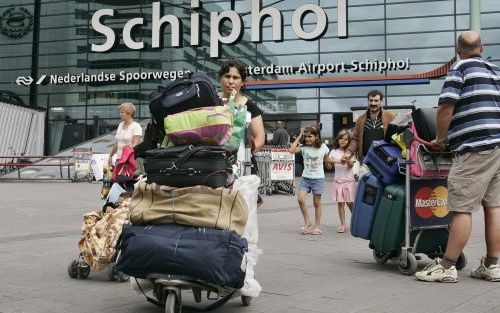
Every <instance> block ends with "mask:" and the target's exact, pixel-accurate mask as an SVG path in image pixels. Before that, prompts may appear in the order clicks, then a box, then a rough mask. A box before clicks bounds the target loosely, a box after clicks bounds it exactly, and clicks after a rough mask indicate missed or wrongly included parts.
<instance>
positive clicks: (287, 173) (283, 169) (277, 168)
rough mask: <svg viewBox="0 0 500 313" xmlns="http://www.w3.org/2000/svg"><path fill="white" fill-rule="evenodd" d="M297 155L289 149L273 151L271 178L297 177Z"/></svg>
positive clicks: (285, 178) (287, 178) (290, 178)
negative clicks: (295, 166)
mask: <svg viewBox="0 0 500 313" xmlns="http://www.w3.org/2000/svg"><path fill="white" fill-rule="evenodd" d="M294 165H295V156H294V155H293V154H291V153H290V152H288V149H273V150H272V151H271V173H270V178H271V180H293V179H294V178H295V168H294Z"/></svg>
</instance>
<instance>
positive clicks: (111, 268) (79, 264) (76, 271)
mask: <svg viewBox="0 0 500 313" xmlns="http://www.w3.org/2000/svg"><path fill="white" fill-rule="evenodd" d="M115 261H116V255H115V257H114V260H113V262H111V263H109V265H108V267H107V269H106V272H107V274H108V280H110V281H119V282H126V281H128V280H129V278H130V276H129V275H127V274H125V273H123V272H120V271H118V270H117V269H116V267H115V266H116V263H115ZM89 275H90V265H89V264H87V262H85V259H84V257H83V254H82V253H80V254H79V255H78V258H77V259H74V260H72V261H71V262H70V263H69V265H68V276H69V277H71V278H77V277H78V278H80V279H87V278H88V277H89Z"/></svg>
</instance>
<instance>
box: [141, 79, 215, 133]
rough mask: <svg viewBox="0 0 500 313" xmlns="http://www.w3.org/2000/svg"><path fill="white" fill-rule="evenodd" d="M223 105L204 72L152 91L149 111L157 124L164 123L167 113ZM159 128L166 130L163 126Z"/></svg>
mask: <svg viewBox="0 0 500 313" xmlns="http://www.w3.org/2000/svg"><path fill="white" fill-rule="evenodd" d="M218 105H222V100H221V99H220V97H219V95H218V94H217V91H216V89H215V87H214V86H213V85H212V83H211V81H210V78H209V77H208V75H207V74H206V73H204V72H197V73H190V74H189V75H188V77H183V78H181V79H177V80H175V81H173V82H171V83H169V84H168V85H166V86H165V87H163V86H159V87H158V88H157V89H156V90H155V91H153V92H152V93H151V96H150V102H149V111H150V112H151V117H152V118H153V120H154V121H155V122H156V124H157V125H163V122H164V119H165V117H166V116H167V115H170V114H175V113H179V112H183V111H187V110H190V109H194V108H199V107H208V106H218ZM159 129H160V130H161V131H162V132H164V128H163V127H159Z"/></svg>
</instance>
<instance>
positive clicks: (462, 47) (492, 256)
mask: <svg viewBox="0 0 500 313" xmlns="http://www.w3.org/2000/svg"><path fill="white" fill-rule="evenodd" d="M457 52H458V55H459V56H460V61H457V62H456V63H455V64H453V66H452V67H451V68H450V70H449V71H448V75H447V77H446V80H445V82H444V85H443V90H442V92H441V95H440V97H439V103H438V111H437V121H438V123H437V129H436V139H435V140H434V141H433V142H432V143H433V148H434V149H436V150H444V149H445V147H446V144H449V147H450V150H451V151H452V152H453V153H454V157H453V165H452V168H451V170H450V174H449V177H448V208H449V210H450V211H451V212H452V214H453V219H452V223H451V229H450V234H449V237H448V244H447V247H446V252H445V254H444V257H443V259H442V260H440V259H436V260H435V261H434V262H433V263H431V264H429V265H428V266H427V267H426V268H424V269H423V270H422V271H421V272H417V273H416V274H415V276H416V278H417V279H419V280H424V281H437V282H456V281H457V278H458V275H457V270H456V268H455V264H456V262H457V259H458V258H459V256H460V254H461V253H462V250H463V249H464V247H465V245H466V243H467V241H468V240H469V236H470V233H471V229H472V214H471V213H472V212H474V211H477V210H478V209H479V208H480V207H481V206H482V207H483V208H484V220H485V228H486V231H485V236H486V250H487V251H486V256H485V257H483V258H482V259H481V264H480V265H479V266H478V267H477V268H475V269H473V270H472V272H471V276H472V277H475V278H480V279H485V280H488V281H500V266H499V265H498V257H499V255H500V148H499V147H500V69H499V68H498V67H497V66H496V65H494V64H492V63H490V62H488V61H487V60H485V59H483V58H482V57H481V55H480V54H481V52H483V45H482V44H481V38H480V37H479V34H478V33H476V32H474V31H466V32H463V33H461V34H460V36H459V37H458V41H457Z"/></svg>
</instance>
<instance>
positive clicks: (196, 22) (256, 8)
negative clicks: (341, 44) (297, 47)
mask: <svg viewBox="0 0 500 313" xmlns="http://www.w3.org/2000/svg"><path fill="white" fill-rule="evenodd" d="M250 1H251V12H250V17H251V39H250V41H251V42H261V40H262V39H261V33H262V28H261V24H262V21H263V20H264V19H265V18H267V17H270V18H271V19H272V39H273V41H276V42H280V41H283V14H282V13H281V11H280V10H278V9H277V8H274V7H272V6H268V7H265V8H262V0H250ZM332 2H334V1H332ZM336 2H337V21H338V23H337V36H338V37H339V38H346V37H347V0H337V1H336ZM332 4H333V3H332ZM191 9H192V12H193V13H191V17H190V27H191V40H190V45H191V46H199V45H200V41H201V40H200V36H201V14H200V13H199V12H197V11H199V10H200V9H201V3H200V0H191ZM114 14H115V10H113V9H101V10H97V11H96V12H95V13H94V14H93V15H92V19H91V25H92V27H93V28H94V30H95V31H96V32H98V33H100V34H102V35H104V36H105V37H106V40H105V41H104V43H100V44H98V43H92V46H91V50H92V51H94V52H108V51H110V50H112V48H113V47H114V46H115V45H116V40H117V35H116V33H115V31H114V30H113V29H112V28H111V27H108V26H106V25H105V24H103V21H102V18H103V17H113V16H114ZM308 14H314V15H315V16H316V25H315V27H314V29H312V30H310V31H306V30H305V29H304V25H303V19H304V17H305V16H306V15H308ZM226 21H230V22H231V24H232V28H231V31H230V32H229V33H228V34H221V31H220V30H221V26H222V25H223V24H224V23H225V22H226ZM147 23H148V22H147V21H146V20H145V19H144V18H143V17H137V18H133V19H131V20H129V21H128V22H127V23H125V26H124V27H123V30H122V38H123V42H124V44H125V45H126V46H127V47H128V48H130V49H132V50H141V49H144V48H145V43H144V42H143V41H136V40H135V39H134V38H132V35H131V33H132V30H133V29H134V28H139V27H143V26H145V25H146V24H147ZM167 24H168V25H170V27H171V33H172V36H171V42H170V46H171V47H180V46H181V42H182V40H181V38H182V23H181V21H180V19H179V18H178V17H177V16H175V15H171V14H168V15H163V16H162V3H161V2H153V5H152V21H151V29H152V38H151V47H152V48H163V47H162V45H161V44H160V43H161V42H162V40H161V38H163V33H162V31H161V30H162V28H163V27H164V26H166V25H167ZM291 25H292V29H293V32H294V33H295V35H296V36H297V37H298V38H300V39H303V40H307V41H312V40H316V39H318V38H320V37H322V36H323V34H324V33H325V32H326V30H327V27H328V17H327V14H326V12H325V10H323V8H321V7H320V6H318V5H316V4H304V5H301V6H300V7H298V8H296V9H295V11H294V12H293V14H292V20H291ZM243 26H244V25H243V20H242V18H241V16H240V15H239V14H238V13H236V12H235V11H233V10H226V11H222V12H210V34H209V35H210V57H212V58H217V57H219V56H220V45H221V44H226V45H231V44H235V43H237V42H238V41H240V39H241V37H242V36H243V29H244V27H243Z"/></svg>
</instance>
